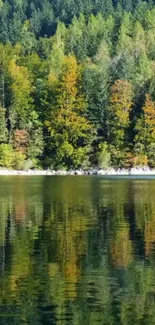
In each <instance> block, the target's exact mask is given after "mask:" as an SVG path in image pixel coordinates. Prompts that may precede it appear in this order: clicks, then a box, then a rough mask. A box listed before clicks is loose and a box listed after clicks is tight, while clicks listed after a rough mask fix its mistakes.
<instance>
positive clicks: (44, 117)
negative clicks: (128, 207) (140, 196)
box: [0, 0, 155, 169]
mask: <svg viewBox="0 0 155 325" xmlns="http://www.w3.org/2000/svg"><path fill="white" fill-rule="evenodd" d="M147 165H148V166H150V167H151V168H153V167H155V1H140V0H120V1H117V0H113V1H112V0H83V1H82V0H42V1H39V0H31V1H30V0H0V166H1V167H7V168H14V169H29V168H39V169H41V168H45V169H46V168H50V169H53V168H54V169H71V168H83V169H88V168H91V167H94V166H97V167H98V168H108V167H110V166H113V167H115V168H121V167H125V168H130V167H132V166H147Z"/></svg>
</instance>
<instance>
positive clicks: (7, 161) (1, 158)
mask: <svg viewBox="0 0 155 325" xmlns="http://www.w3.org/2000/svg"><path fill="white" fill-rule="evenodd" d="M13 161H14V151H13V148H12V146H11V145H9V144H4V143H3V144H0V166H2V167H6V168H12V166H13Z"/></svg>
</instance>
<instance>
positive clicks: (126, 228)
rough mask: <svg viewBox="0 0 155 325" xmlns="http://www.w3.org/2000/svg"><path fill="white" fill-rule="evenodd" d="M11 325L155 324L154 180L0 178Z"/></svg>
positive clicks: (5, 323) (3, 276) (0, 230)
mask: <svg viewBox="0 0 155 325" xmlns="http://www.w3.org/2000/svg"><path fill="white" fill-rule="evenodd" d="M9 324H11V325H12V324H15V325H18V324H19V325H21V324H33V325H41V324H44V325H51V324H52V325H72V324H73V325H96V324H100V325H102V324H106V325H115V324H118V325H121V324H122V325H128V324H132V325H142V324H143V325H147V324H148V325H152V324H155V179H140V178H137V179H116V178H109V179H108V178H103V177H91V176H90V177H79V176H77V177H76V176H75V177H73V176H72V177H70V176H69V177H63V176H62V177H60V176H59V177H24V176H23V177H22V176H21V177H20V176H19V177H0V325H9Z"/></svg>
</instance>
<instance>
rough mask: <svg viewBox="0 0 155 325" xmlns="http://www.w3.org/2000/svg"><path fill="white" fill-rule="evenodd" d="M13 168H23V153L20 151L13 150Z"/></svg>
mask: <svg viewBox="0 0 155 325" xmlns="http://www.w3.org/2000/svg"><path fill="white" fill-rule="evenodd" d="M13 168H14V169H17V170H21V169H25V155H24V154H23V153H22V152H20V151H15V152H14V159H13Z"/></svg>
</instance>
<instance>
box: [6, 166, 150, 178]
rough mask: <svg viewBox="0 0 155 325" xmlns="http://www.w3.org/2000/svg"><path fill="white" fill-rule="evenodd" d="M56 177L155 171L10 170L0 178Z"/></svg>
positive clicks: (146, 168)
mask: <svg viewBox="0 0 155 325" xmlns="http://www.w3.org/2000/svg"><path fill="white" fill-rule="evenodd" d="M5 175H6V176H18V175H21V176H22V175H23V176H54V175H62V176H63V175H64V176H65V175H66V176H67V175H99V176H140V175H141V176H149V175H150V176H155V169H150V168H148V167H134V168H130V169H114V168H108V169H98V168H94V169H89V170H83V169H78V170H69V171H65V170H57V171H55V170H8V169H5V168H4V169H0V176H5Z"/></svg>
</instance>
